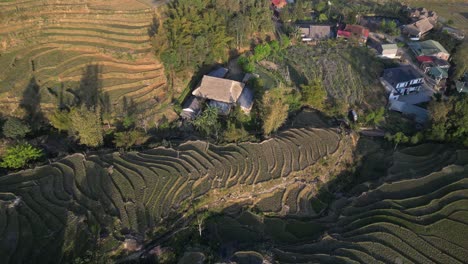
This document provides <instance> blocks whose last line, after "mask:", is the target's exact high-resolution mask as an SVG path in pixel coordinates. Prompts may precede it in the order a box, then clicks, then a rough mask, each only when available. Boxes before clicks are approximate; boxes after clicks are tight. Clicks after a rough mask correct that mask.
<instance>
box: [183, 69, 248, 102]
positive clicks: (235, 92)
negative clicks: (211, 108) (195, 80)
mask: <svg viewBox="0 0 468 264" xmlns="http://www.w3.org/2000/svg"><path fill="white" fill-rule="evenodd" d="M243 89H244V84H243V83H241V82H237V81H233V80H228V79H222V78H217V77H212V76H208V75H205V76H203V79H202V81H201V84H200V86H199V87H198V88H197V89H195V90H194V91H193V92H192V94H193V95H195V96H197V97H201V98H206V99H210V100H215V101H219V102H223V103H236V102H237V100H238V99H239V96H240V95H241V93H242V90H243Z"/></svg>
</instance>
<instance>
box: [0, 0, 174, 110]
mask: <svg viewBox="0 0 468 264" xmlns="http://www.w3.org/2000/svg"><path fill="white" fill-rule="evenodd" d="M153 14H154V11H153V9H152V7H151V6H150V5H147V4H144V2H140V1H138V0H118V1H104V0H84V1H83V0H67V1H63V0H58V1H55V0H54V1H51V0H39V1H24V0H21V1H20V0H11V1H0V105H1V109H2V111H3V112H4V113H15V111H16V110H18V109H17V108H18V106H19V105H28V104H31V103H32V102H36V101H35V100H32V99H31V97H32V96H31V94H32V93H34V94H33V95H34V97H36V98H40V103H41V104H40V105H41V108H42V110H48V109H52V108H55V107H56V106H57V105H60V104H61V105H63V104H72V103H76V102H82V101H83V100H86V98H85V97H86V96H85V95H84V94H85V93H90V92H93V93H99V96H100V98H101V101H102V102H103V103H104V104H108V105H106V107H109V108H112V107H115V109H113V110H117V111H118V110H122V104H123V101H124V100H125V101H127V102H126V103H130V102H133V103H135V104H136V103H138V104H139V106H146V107H147V108H152V107H154V106H155V105H156V106H157V107H161V106H162V107H164V105H167V104H165V100H166V99H167V94H166V89H165V87H166V78H165V75H164V70H163V66H162V64H161V63H160V62H159V61H157V60H156V59H155V57H154V55H153V52H152V48H151V45H150V35H151V34H154V33H155V32H152V31H151V26H152V23H153ZM124 97H125V98H124ZM31 101H32V102H31ZM113 112H115V111H113ZM19 114H21V113H19Z"/></svg>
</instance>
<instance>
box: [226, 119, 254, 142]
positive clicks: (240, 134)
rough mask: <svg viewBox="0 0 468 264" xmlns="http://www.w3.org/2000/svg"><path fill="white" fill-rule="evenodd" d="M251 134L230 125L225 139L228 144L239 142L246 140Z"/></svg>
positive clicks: (241, 128)
mask: <svg viewBox="0 0 468 264" xmlns="http://www.w3.org/2000/svg"><path fill="white" fill-rule="evenodd" d="M248 136H249V133H248V132H247V131H246V130H245V129H244V128H243V127H240V128H237V127H236V125H235V124H233V123H229V124H228V127H227V129H226V131H224V134H223V138H224V140H225V141H227V142H239V141H243V140H245V139H246V138H247V137H248Z"/></svg>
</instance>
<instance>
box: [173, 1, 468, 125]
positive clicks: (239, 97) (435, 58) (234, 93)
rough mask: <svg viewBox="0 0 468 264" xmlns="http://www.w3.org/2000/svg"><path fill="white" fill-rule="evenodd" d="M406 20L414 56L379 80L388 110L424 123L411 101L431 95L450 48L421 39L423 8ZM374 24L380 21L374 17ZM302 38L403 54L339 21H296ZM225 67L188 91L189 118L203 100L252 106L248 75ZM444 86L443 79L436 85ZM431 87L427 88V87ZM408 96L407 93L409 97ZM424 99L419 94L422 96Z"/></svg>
mask: <svg viewBox="0 0 468 264" xmlns="http://www.w3.org/2000/svg"><path fill="white" fill-rule="evenodd" d="M271 1H272V6H273V7H274V8H276V9H280V8H282V7H284V6H285V5H287V4H288V3H291V2H294V1H292V0H271ZM408 11H409V12H408V15H409V19H410V20H411V23H409V24H407V25H403V26H401V32H402V35H406V36H407V37H408V39H409V40H410V41H408V42H407V45H408V51H409V52H410V53H411V54H410V56H412V57H413V59H412V61H413V63H411V62H410V63H409V64H401V65H400V66H398V67H394V68H389V69H385V70H384V73H383V74H382V77H381V78H380V81H381V83H382V84H383V86H384V87H385V89H386V90H387V92H388V94H389V97H388V98H389V101H390V103H389V105H390V109H392V110H396V111H400V112H403V113H409V114H413V115H414V116H415V119H416V121H418V122H421V123H423V122H424V121H426V120H427V118H428V115H427V111H426V110H425V109H423V108H421V107H418V106H416V104H418V103H420V102H423V101H424V100H430V98H431V95H432V90H433V89H432V87H428V85H427V84H430V85H431V86H435V85H440V84H441V82H443V81H444V80H445V79H447V78H448V70H449V68H450V63H449V62H448V61H449V59H450V53H449V52H448V51H447V50H446V49H445V48H444V47H443V46H442V45H441V44H440V43H439V42H437V41H434V40H425V41H420V40H421V38H423V37H424V36H425V35H426V34H427V33H428V32H429V31H430V30H432V29H433V28H434V26H435V25H436V23H437V19H438V17H437V14H436V13H435V12H433V11H428V10H427V9H425V8H413V9H408ZM374 22H377V23H379V20H377V21H374ZM297 27H298V29H299V32H300V36H301V40H302V42H305V43H308V44H311V45H314V44H317V42H319V41H321V40H326V39H330V38H342V39H346V40H351V41H353V42H355V43H358V44H359V45H361V46H363V45H367V46H368V47H371V48H373V49H374V50H376V52H377V54H378V56H379V57H382V58H388V59H400V58H401V55H402V54H403V53H402V52H401V50H400V48H399V46H398V45H397V44H396V43H391V42H389V41H388V40H387V38H386V37H385V36H383V37H381V36H380V35H379V34H378V33H373V32H370V30H369V29H368V28H367V27H364V26H362V25H352V24H347V25H341V26H338V28H334V27H332V26H330V25H323V24H314V23H302V24H297ZM227 73H228V70H227V69H225V68H218V69H216V70H215V71H213V72H211V73H209V74H208V75H205V76H203V78H202V80H201V82H200V85H199V86H198V87H197V88H196V89H195V90H194V91H193V92H192V96H191V97H190V98H189V99H188V100H187V101H186V103H185V104H184V108H183V111H182V114H181V116H182V117H183V118H185V119H193V118H195V116H196V115H198V114H199V113H200V111H201V107H202V104H208V105H211V106H214V107H216V108H217V109H218V110H219V111H218V112H219V113H220V114H221V115H228V114H229V112H230V111H231V110H232V109H233V108H234V107H236V106H238V107H239V108H240V109H241V110H242V111H243V112H244V113H249V112H250V110H251V109H252V105H253V93H252V91H251V90H250V88H249V87H247V86H246V84H245V83H246V81H247V79H248V78H244V80H243V81H242V82H239V81H235V80H230V79H226V78H225V77H226V75H227ZM441 86H443V84H442V85H441ZM456 87H457V90H458V91H459V92H463V93H468V74H465V76H464V79H462V80H461V81H458V82H457V83H456ZM428 90H430V92H427V91H428ZM421 91H424V92H423V93H422V94H424V93H426V97H424V99H417V100H413V99H411V100H405V99H404V98H405V97H406V96H408V95H412V94H413V95H414V94H418V93H419V92H421ZM409 97H411V96H409ZM421 98H423V97H421Z"/></svg>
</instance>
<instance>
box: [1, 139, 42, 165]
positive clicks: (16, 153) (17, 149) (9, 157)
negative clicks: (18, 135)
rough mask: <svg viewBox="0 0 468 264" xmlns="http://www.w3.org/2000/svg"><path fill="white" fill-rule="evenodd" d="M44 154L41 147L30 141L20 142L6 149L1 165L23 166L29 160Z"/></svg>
mask: <svg viewBox="0 0 468 264" xmlns="http://www.w3.org/2000/svg"><path fill="white" fill-rule="evenodd" d="M42 155H43V154H42V151H41V150H40V149H38V148H35V147H33V146H31V145H30V144H28V143H22V144H18V145H16V146H13V147H9V148H7V149H6V152H5V156H4V157H3V161H2V162H0V167H2V168H9V169H19V168H23V167H24V166H26V164H27V163H28V162H30V161H34V160H37V159H39V158H40V157H42Z"/></svg>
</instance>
